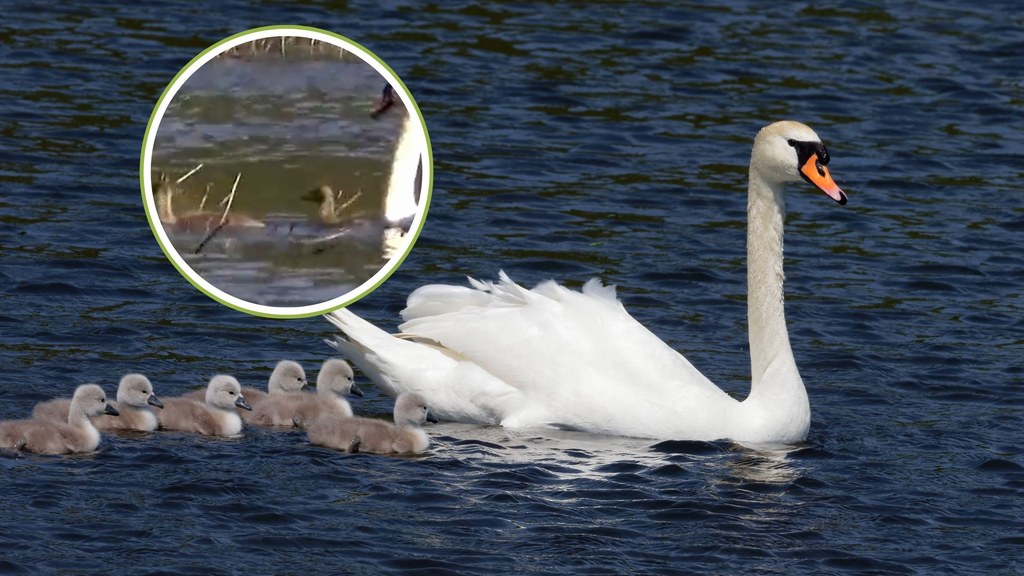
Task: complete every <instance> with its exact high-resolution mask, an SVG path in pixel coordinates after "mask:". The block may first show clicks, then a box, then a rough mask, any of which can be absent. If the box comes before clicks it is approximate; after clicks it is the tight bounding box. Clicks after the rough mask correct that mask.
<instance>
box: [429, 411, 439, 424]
mask: <svg viewBox="0 0 1024 576" xmlns="http://www.w3.org/2000/svg"><path fill="white" fill-rule="evenodd" d="M427 422H430V423H431V424H437V417H436V416H434V415H433V414H431V413H430V412H427Z"/></svg>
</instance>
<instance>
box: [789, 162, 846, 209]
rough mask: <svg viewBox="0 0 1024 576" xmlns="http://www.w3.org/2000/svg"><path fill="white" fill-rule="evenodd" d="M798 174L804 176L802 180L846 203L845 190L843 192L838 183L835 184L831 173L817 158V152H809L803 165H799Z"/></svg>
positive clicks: (841, 202)
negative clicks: (809, 154)
mask: <svg viewBox="0 0 1024 576" xmlns="http://www.w3.org/2000/svg"><path fill="white" fill-rule="evenodd" d="M800 174H801V175H802V176H803V177H804V180H807V181H808V182H810V183H811V184H814V185H815V186H817V187H818V189H819V190H821V191H822V192H824V193H825V194H827V195H828V197H829V198H831V199H833V200H835V201H836V202H839V203H840V204H846V192H843V191H842V190H841V189H840V188H839V185H838V184H836V181H835V180H833V179H832V174H831V173H829V171H828V168H826V167H825V165H824V164H822V163H821V162H820V161H819V160H818V155H817V154H811V156H810V157H809V158H808V159H807V161H806V162H804V165H803V166H801V167H800Z"/></svg>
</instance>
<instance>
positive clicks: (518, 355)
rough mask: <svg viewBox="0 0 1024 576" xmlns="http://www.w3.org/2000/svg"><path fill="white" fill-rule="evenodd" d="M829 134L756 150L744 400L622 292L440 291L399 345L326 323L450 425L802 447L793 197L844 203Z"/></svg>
mask: <svg viewBox="0 0 1024 576" xmlns="http://www.w3.org/2000/svg"><path fill="white" fill-rule="evenodd" d="M828 160H829V157H828V152H827V151H826V149H825V146H824V145H823V144H822V143H821V141H820V139H819V138H818V136H817V135H816V134H815V133H814V132H813V131H812V130H811V129H810V128H808V127H807V126H805V125H803V124H800V123H798V122H792V121H784V122H778V123H775V124H772V125H770V126H767V127H765V128H763V129H762V130H761V131H760V132H759V133H758V134H757V137H756V138H755V140H754V148H753V153H752V154H751V159H750V182H749V198H748V203H747V218H748V229H747V288H748V306H747V312H748V324H749V331H750V333H749V342H750V353H751V389H750V394H749V396H748V397H747V398H746V399H745V400H743V401H738V400H736V399H734V398H732V397H731V396H729V395H728V394H726V393H725V392H723V391H722V390H721V389H720V388H718V387H717V386H715V385H714V384H713V383H711V381H710V380H708V379H707V378H706V377H704V375H702V374H701V373H700V372H699V371H697V369H696V368H694V367H693V366H692V365H691V364H690V363H689V362H688V361H687V360H686V358H684V357H683V356H682V355H680V354H679V353H677V352H676V351H674V350H673V349H671V348H670V347H669V346H668V345H667V344H665V343H664V342H662V341H661V340H660V339H658V337H656V336H655V335H654V334H652V333H651V332H650V331H648V330H647V329H646V328H644V327H643V326H642V325H641V324H640V323H638V322H637V321H636V320H634V319H633V318H632V317H631V316H630V315H629V314H628V313H627V312H626V310H625V309H624V308H623V306H622V304H621V303H620V302H619V301H618V299H617V298H616V297H615V290H614V288H613V287H606V286H602V285H601V283H600V282H599V281H597V280H596V279H594V280H591V281H589V282H587V283H586V285H585V286H584V287H583V290H582V292H575V291H572V290H569V289H567V288H564V287H562V286H559V285H558V284H556V283H554V282H552V281H549V282H545V283H543V284H540V285H539V286H537V287H536V288H534V289H533V290H527V289H525V288H522V287H520V286H518V285H517V284H515V283H513V282H512V281H511V280H510V279H509V278H508V277H507V276H505V275H504V273H502V274H501V280H500V282H499V283H497V284H493V283H490V282H486V283H484V282H477V281H475V280H472V279H471V280H470V282H471V284H472V288H466V287H458V286H444V285H431V286H424V287H421V288H419V289H417V290H416V291H415V292H413V293H412V294H411V295H410V296H409V300H408V305H407V307H406V309H405V310H404V311H403V312H402V316H403V318H404V319H405V320H406V322H405V323H404V324H402V325H401V327H400V328H401V330H402V334H401V335H400V337H395V336H391V335H388V334H386V333H385V332H383V331H382V330H380V329H378V328H376V327H374V326H373V325H371V324H369V323H368V322H365V321H364V320H362V319H360V318H359V317H357V316H356V315H355V314H353V313H351V312H349V311H347V310H339V311H337V312H333V313H331V314H329V315H327V319H328V320H330V321H331V322H332V323H334V324H335V325H336V326H338V327H339V328H340V329H341V331H342V332H343V333H344V335H345V336H346V337H347V339H343V338H340V337H339V338H337V339H336V341H334V342H333V345H334V346H335V347H336V348H337V349H338V350H340V351H342V352H344V353H346V354H347V355H348V357H349V358H350V359H351V360H352V361H353V362H354V363H355V364H356V365H357V366H359V367H360V368H361V369H362V370H363V372H364V373H365V374H366V375H367V376H368V377H369V378H370V379H371V380H373V381H374V382H375V383H377V384H378V385H379V386H381V387H382V388H383V389H384V390H385V391H387V392H388V393H389V394H392V395H397V394H399V393H402V392H410V391H412V392H419V393H421V394H422V395H423V396H424V397H425V398H426V400H427V402H428V403H429V404H430V406H431V409H432V410H433V411H434V413H435V414H436V415H437V416H438V417H439V418H441V419H449V420H458V421H466V422H478V423H482V424H500V425H502V426H510V427H535V426H559V427H566V428H572V429H579V430H586V431H592V432H601V433H609V434H616V435H624V436H638V437H648V438H659V439H665V438H672V439H690V440H714V439H732V440H735V441H739V442H752V443H762V442H763V443H792V442H799V441H802V440H803V439H805V438H806V436H807V430H808V427H809V425H810V405H809V403H808V400H807V391H806V390H805V388H804V384H803V381H802V380H801V378H800V373H799V371H798V370H797V366H796V361H795V359H794V358H793V351H792V349H791V347H790V343H789V334H788V331H787V329H786V319H785V315H784V311H783V288H782V283H783V271H782V228H783V222H784V220H785V195H784V193H785V189H786V184H787V183H789V182H796V181H799V180H801V179H803V180H806V181H808V182H810V183H812V184H814V185H815V186H817V187H818V188H819V189H820V190H822V191H823V192H825V194H827V195H828V196H829V197H831V198H832V199H833V200H835V201H837V202H839V203H840V204H845V203H846V194H845V193H844V192H843V191H842V190H840V189H839V187H838V186H837V185H836V183H835V182H834V181H833V179H832V177H831V175H830V174H829V171H828V169H827V168H826V167H825V165H826V164H827V163H828Z"/></svg>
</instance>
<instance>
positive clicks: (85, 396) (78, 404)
mask: <svg viewBox="0 0 1024 576" xmlns="http://www.w3.org/2000/svg"><path fill="white" fill-rule="evenodd" d="M76 412H77V413H79V414H85V415H86V416H89V417H92V416H99V415H100V414H109V415H111V416H118V415H120V413H119V412H118V411H117V409H116V408H114V407H113V406H111V405H110V404H107V394H106V393H105V392H104V391H103V388H100V387H99V386H97V385H96V384H82V385H81V386H79V387H78V388H76V389H75V395H74V396H72V397H71V409H70V412H69V415H68V418H69V419H71V416H73V415H74V414H75V413H76Z"/></svg>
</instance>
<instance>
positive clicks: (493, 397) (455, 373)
mask: <svg viewBox="0 0 1024 576" xmlns="http://www.w3.org/2000/svg"><path fill="white" fill-rule="evenodd" d="M326 318H327V319H328V320H329V321H330V322H331V323H332V324H334V325H335V326H337V327H338V328H339V329H341V331H342V332H343V333H344V334H345V336H346V337H347V339H345V338H336V339H334V340H329V341H328V344H330V345H331V346H333V347H334V348H336V349H337V350H338V351H340V352H342V353H343V354H344V355H345V356H347V357H348V358H349V360H351V361H352V363H353V364H355V365H356V366H358V367H359V369H360V370H362V372H363V374H365V375H366V376H367V377H368V378H370V379H371V380H373V381H374V383H376V384H377V385H378V386H381V387H382V388H384V389H385V391H386V392H387V393H388V394H389V395H391V396H398V395H399V394H401V393H402V392H419V393H422V394H424V395H426V396H427V398H428V400H429V402H430V405H431V408H432V409H433V410H434V411H435V415H436V416H437V417H438V418H440V419H442V420H449V421H457V422H477V423H488V424H498V423H499V422H500V420H501V415H503V414H506V413H507V412H508V411H510V410H512V409H514V407H515V406H517V405H518V404H519V402H520V397H521V392H520V391H519V390H517V389H516V388H514V387H512V386H509V385H507V384H506V383H504V382H502V381H500V380H499V379H497V378H495V377H494V376H493V375H492V374H488V373H487V372H486V371H485V370H483V369H482V368H480V367H479V366H477V365H476V364H473V363H472V362H468V361H466V360H465V359H464V358H462V357H461V356H459V355H458V354H456V353H454V352H452V351H451V350H448V349H446V348H444V347H443V346H439V345H437V344H434V343H425V342H417V341H412V340H407V339H403V338H396V337H394V336H392V335H390V334H388V333H386V332H384V331H383V330H381V329H380V328H377V327H376V326H374V325H372V324H370V323H369V322H367V321H365V320H363V319H362V318H360V317H358V316H356V315H355V314H353V313H352V312H350V311H348V310H346V309H341V310H336V311H334V312H331V313H330V314H327V315H326Z"/></svg>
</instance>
